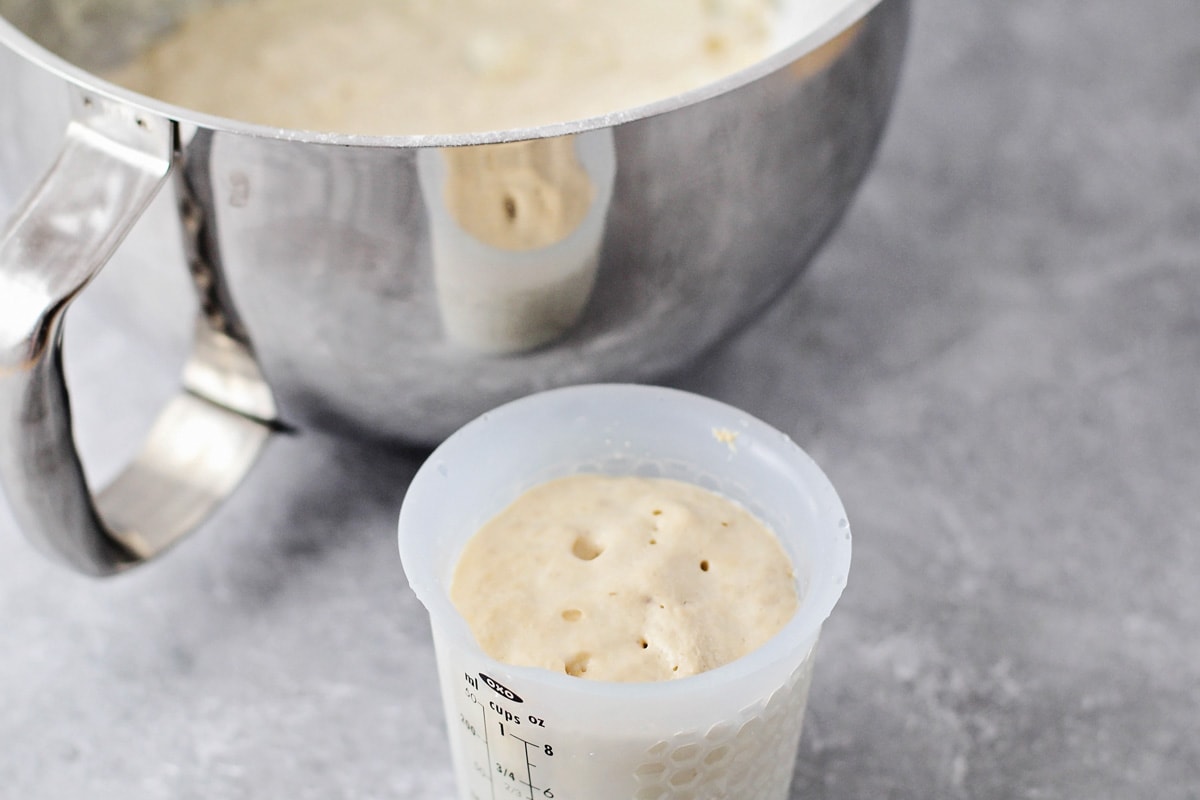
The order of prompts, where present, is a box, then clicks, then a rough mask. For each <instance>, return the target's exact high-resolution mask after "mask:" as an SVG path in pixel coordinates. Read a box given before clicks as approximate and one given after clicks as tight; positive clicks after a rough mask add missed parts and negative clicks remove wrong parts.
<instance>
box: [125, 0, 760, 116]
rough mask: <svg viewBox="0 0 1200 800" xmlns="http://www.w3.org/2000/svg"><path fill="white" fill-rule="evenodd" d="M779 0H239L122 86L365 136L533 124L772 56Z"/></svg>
mask: <svg viewBox="0 0 1200 800" xmlns="http://www.w3.org/2000/svg"><path fill="white" fill-rule="evenodd" d="M773 7H774V2H773V0H602V2H598V1H597V0H238V1H236V2H226V3H217V4H215V5H213V6H212V7H210V8H207V9H204V10H201V11H198V12H196V13H195V14H193V15H192V16H190V17H188V18H187V19H186V20H185V21H184V23H183V24H182V25H180V26H179V27H178V28H177V29H176V30H174V31H173V32H171V33H170V34H168V35H167V36H165V37H164V38H163V39H162V40H161V41H159V42H157V43H155V44H154V45H153V46H152V47H151V48H150V49H149V50H147V51H146V52H145V53H143V54H142V55H141V56H140V57H139V58H137V59H136V60H135V61H134V62H133V63H131V64H129V65H127V66H126V67H124V68H122V69H120V70H117V71H116V72H114V73H112V74H111V75H109V76H108V77H109V78H110V79H111V80H113V81H114V82H116V83H119V84H122V85H124V86H126V87H128V88H131V89H133V90H135V91H138V92H142V93H143V94H148V95H151V96H153V97H157V98H159V99H162V100H166V101H168V102H171V103H175V104H178V105H181V106H184V107H187V108H190V109H194V110H198V111H202V112H206V113H210V114H216V115H218V116H224V117H231V118H234V119H239V120H244V121H248V122H256V123H260V124H264V125H270V126H278V127H284V128H299V129H307V130H317V131H336V132H343V133H361V134H376V135H387V134H413V133H457V132H468V131H485V130H496V129H503V128H514V127H530V126H535V125H539V124H543V123H547V122H556V121H565V120H570V119H578V118H581V117H586V116H592V115H595V114H601V113H605V112H609V111H616V110H620V109H622V108H629V107H631V106H635V105H639V104H642V103H646V102H650V101H653V100H657V99H660V98H663V97H667V96H670V95H672V94H675V93H677V92H680V91H683V90H686V89H690V88H694V87H696V86H700V85H703V84H705V83H708V82H710V81H712V80H714V79H716V78H718V77H720V76H722V75H725V74H727V73H729V72H732V71H735V70H737V69H739V68H741V67H743V66H746V65H748V64H750V63H753V62H754V61H756V60H758V59H759V58H761V57H762V56H763V55H765V53H766V48H767V45H768V41H769V38H770V28H771V22H772V16H773Z"/></svg>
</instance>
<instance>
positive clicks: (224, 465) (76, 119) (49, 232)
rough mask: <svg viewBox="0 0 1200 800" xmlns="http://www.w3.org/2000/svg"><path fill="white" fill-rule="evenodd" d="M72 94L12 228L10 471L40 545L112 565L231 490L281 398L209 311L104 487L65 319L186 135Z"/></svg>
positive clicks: (76, 560)
mask: <svg viewBox="0 0 1200 800" xmlns="http://www.w3.org/2000/svg"><path fill="white" fill-rule="evenodd" d="M72 103H73V108H74V109H75V113H74V115H73V118H72V120H71V122H70V123H69V124H68V126H67V130H66V134H65V138H64V142H63V145H62V149H61V151H60V152H59V155H58V158H57V160H56V161H55V162H54V164H53V165H52V166H51V167H50V169H49V171H48V172H47V174H46V175H45V177H43V179H42V180H41V182H40V183H39V184H38V185H37V186H36V187H35V188H34V189H33V191H32V192H31V193H30V194H29V195H28V196H27V197H26V198H25V199H24V201H23V202H22V203H21V204H20V205H19V206H18V207H17V209H16V211H15V212H14V214H13V215H12V217H11V218H10V220H9V221H8V223H7V224H6V226H5V227H4V229H3V232H2V233H0V481H2V482H3V485H4V487H5V489H6V494H7V496H8V499H9V502H10V504H11V506H12V509H13V512H14V515H15V517H16V519H17V523H18V525H19V526H20V527H21V528H22V529H23V530H24V532H25V534H26V535H27V536H28V538H29V539H30V541H31V542H32V543H33V544H34V545H35V546H36V547H37V548H38V549H40V550H42V551H43V552H45V553H46V554H48V555H50V556H51V557H52V558H54V559H56V560H58V561H60V562H63V563H65V564H67V565H68V566H70V567H73V568H75V569H76V570H78V571H80V572H83V573H86V574H90V575H109V574H113V573H115V572H119V571H121V570H123V569H125V568H128V567H130V566H133V565H135V564H138V563H140V562H142V561H145V560H146V559H149V558H151V557H153V556H155V555H157V554H159V553H161V552H162V551H163V550H165V549H166V548H168V547H169V546H171V545H172V544H174V543H175V542H176V541H178V540H179V539H180V538H181V537H182V536H183V535H184V534H186V533H187V532H188V531H190V530H191V529H192V528H194V527H195V526H196V525H197V524H198V523H199V522H200V521H201V520H202V519H203V518H204V517H205V516H206V515H207V514H208V513H209V512H210V511H212V510H213V509H214V508H215V507H216V506H217V505H218V504H219V503H220V502H221V501H222V500H223V499H224V497H225V496H226V495H227V494H228V493H229V492H230V491H231V490H232V489H233V488H234V487H235V486H236V485H237V484H238V483H239V482H240V480H241V478H242V476H243V475H244V474H245V473H246V471H247V470H248V469H249V468H250V466H251V465H252V464H253V462H254V460H255V459H256V457H257V455H258V453H259V452H260V451H261V449H262V447H263V445H264V443H265V442H266V441H267V439H268V438H269V436H270V433H271V431H272V430H273V429H274V424H273V422H272V420H273V419H274V403H273V401H272V400H271V395H270V392H269V390H268V389H267V387H266V383H265V382H264V381H263V379H262V376H261V373H260V372H259V370H258V367H257V364H256V363H255V361H254V359H253V357H252V355H251V354H250V351H249V348H248V347H247V346H246V345H245V344H244V343H242V342H239V341H237V340H236V339H234V338H233V337H231V336H229V335H228V334H227V333H224V332H222V331H221V330H220V329H219V328H216V327H214V326H212V325H210V324H207V322H206V320H205V318H204V316H202V317H201V321H200V323H199V325H198V333H197V337H196V341H195V345H194V348H193V353H192V356H191V358H190V360H189V362H188V365H187V367H186V368H185V371H184V391H182V392H181V393H179V394H178V395H177V396H176V397H175V398H174V399H172V400H171V401H170V402H169V403H168V404H167V406H166V408H165V409H164V410H163V412H162V413H161V414H160V416H159V417H158V419H157V420H156V422H155V424H154V426H153V428H152V429H151V431H150V434H149V436H148V438H147V441H146V442H145V445H144V446H143V448H142V450H141V452H140V453H139V454H138V455H137V456H136V457H135V458H134V460H133V462H132V463H131V464H130V465H128V466H127V467H126V469H125V470H124V471H123V472H122V473H120V474H119V475H118V476H117V478H116V479H115V480H114V481H113V482H112V483H111V484H110V485H109V486H108V487H107V488H105V489H104V490H103V491H101V492H99V493H97V494H96V495H95V496H94V497H93V495H92V493H91V491H90V490H89V488H88V484H87V480H86V477H85V475H84V471H83V467H82V465H81V464H80V460H79V454H78V452H77V451H76V448H75V443H74V438H73V435H72V422H71V407H70V402H69V395H68V391H67V386H66V382H65V380H64V377H63V362H62V323H63V317H64V314H65V312H66V309H67V306H68V305H69V304H70V303H71V301H72V300H73V299H74V298H75V297H76V296H78V294H79V293H80V292H81V291H82V290H83V288H84V287H85V286H86V285H87V284H88V282H89V281H90V280H91V279H92V278H93V277H94V276H95V275H96V273H97V272H99V270H100V268H101V267H103V266H104V264H105V262H107V261H108V259H109V257H110V256H111V255H112V253H113V252H114V251H115V250H116V248H117V246H118V245H119V244H120V242H121V240H122V239H123V238H124V237H125V234H126V233H128V231H129V230H130V228H132V227H133V225H134V223H135V222H136V221H137V219H138V218H139V217H140V216H141V214H142V212H143V211H144V210H145V209H146V207H147V206H148V205H149V203H150V201H151V199H153V197H154V196H155V194H156V193H157V192H158V190H159V189H160V188H161V187H162V185H163V184H164V183H166V179H167V176H168V174H169V173H170V172H171V165H172V160H173V154H174V152H175V148H176V139H177V135H178V133H177V130H176V128H175V125H174V123H172V122H171V121H170V120H167V119H165V118H161V117H156V116H154V115H147V114H141V113H139V112H138V111H137V110H136V109H134V108H132V107H130V106H128V105H126V104H123V103H120V102H116V101H112V100H108V99H105V98H103V97H98V96H94V95H89V94H84V93H75V95H74V96H73V97H72ZM246 397H249V398H251V400H250V401H249V402H243V403H241V404H240V405H239V403H238V402H237V400H238V399H239V398H246ZM229 399H232V400H233V401H234V402H225V401H226V400H229ZM239 407H240V408H242V412H241V413H239V411H235V410H232V409H234V408H239Z"/></svg>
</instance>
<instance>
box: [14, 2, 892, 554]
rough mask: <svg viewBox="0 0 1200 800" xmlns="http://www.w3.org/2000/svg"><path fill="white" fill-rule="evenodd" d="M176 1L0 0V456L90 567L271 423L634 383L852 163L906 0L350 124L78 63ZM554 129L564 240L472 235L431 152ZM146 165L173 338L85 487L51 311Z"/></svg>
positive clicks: (486, 160) (778, 277)
mask: <svg viewBox="0 0 1200 800" xmlns="http://www.w3.org/2000/svg"><path fill="white" fill-rule="evenodd" d="M194 5H196V2H191V3H186V2H176V3H167V2H161V1H160V2H151V1H150V0H146V1H145V2H128V1H127V0H120V1H118V0H104V2H99V1H98V0H94V1H93V2H90V3H89V2H83V1H82V0H75V1H74V2H71V0H57V1H56V2H52V1H51V0H42V1H40V2H33V1H32V0H0V15H2V16H3V17H4V19H0V142H3V144H0V199H2V197H3V195H5V194H7V195H8V196H9V197H16V196H17V194H19V193H22V192H24V193H25V199H24V200H23V201H21V202H20V203H19V204H17V205H16V206H15V208H13V209H12V215H11V218H10V220H9V222H8V224H7V226H6V228H5V230H4V233H3V238H2V239H0V443H2V444H0V477H2V478H3V481H4V485H5V487H6V490H7V493H8V496H9V499H10V501H11V504H12V507H13V509H14V511H15V513H16V516H17V518H18V521H19V523H20V525H21V526H22V528H23V529H24V530H25V532H26V533H27V534H28V535H29V537H30V538H31V539H32V541H33V542H34V543H35V544H36V545H38V546H39V547H41V548H42V549H43V550H45V551H46V552H48V553H49V554H51V555H52V556H54V557H56V558H59V559H60V560H63V561H65V562H66V563H67V564H69V565H71V566H73V567H75V568H77V569H79V570H82V571H85V572H88V573H92V574H108V573H111V572H114V571H117V570H120V569H122V568H124V567H126V566H129V565H131V564H134V563H137V562H139V561H141V560H144V559H146V558H149V557H151V556H153V555H154V554H156V553H158V552H160V551H161V550H163V549H164V548H165V547H167V546H169V545H170V544H171V543H173V542H174V541H176V540H177V539H178V538H179V537H180V536H181V535H182V534H183V533H185V532H186V531H187V530H189V529H190V528H192V527H194V525H195V524H196V523H197V522H198V521H199V520H200V519H201V518H202V517H203V516H204V514H205V513H207V511H209V510H210V509H211V508H212V507H213V506H214V504H216V503H217V502H219V500H220V499H221V498H222V497H223V496H224V495H225V494H226V493H227V492H228V491H230V490H231V489H232V488H233V486H235V485H236V483H237V482H238V481H239V480H240V478H241V477H242V475H243V473H244V472H245V471H246V470H247V469H248V468H249V467H250V465H251V463H252V462H253V460H254V457H255V455H256V454H257V453H258V451H259V449H260V448H261V446H262V443H263V442H264V441H266V439H267V438H268V437H269V436H270V435H271V433H272V432H273V431H276V430H279V429H281V428H284V427H286V428H291V429H304V428H308V427H312V426H320V427H323V428H327V429H334V430H337V431H340V432H345V433H348V434H356V435H366V436H369V437H373V438H376V439H385V440H395V441H407V442H421V443H432V442H435V441H437V440H439V439H441V438H442V437H444V436H445V435H446V434H448V433H449V432H450V431H451V430H453V429H454V428H455V427H457V426H459V425H460V424H462V423H463V422H465V421H466V420H467V419H469V418H471V417H473V416H475V415H477V414H479V413H481V412H483V411H484V410H486V409H487V408H489V407H492V406H495V405H497V404H499V403H501V402H503V401H506V400H509V399H512V398H514V397H516V396H519V395H523V394H526V393H529V392H532V391H535V390H539V389H544V388H548V387H552V386H559V385H564V384H572V383H581V382H592V381H617V380H619V381H646V380H652V379H654V378H655V377H656V376H661V375H663V374H664V373H667V372H669V371H671V370H674V369H677V368H679V367H680V366H682V365H684V364H685V363H687V362H689V361H690V360H692V359H694V358H696V357H697V356H698V355H699V354H701V353H702V352H703V351H704V350H705V349H706V348H708V347H710V346H711V345H713V344H714V343H716V342H717V341H719V340H720V339H722V338H723V337H726V336H727V335H729V334H730V332H731V331H733V330H735V329H736V328H738V327H739V326H741V325H743V324H745V323H746V322H748V321H750V320H752V319H753V318H754V317H755V316H756V315H758V314H759V313H761V312H762V310H763V309H764V308H765V307H766V305H767V304H768V302H769V301H771V300H772V299H773V298H775V297H776V296H777V295H778V294H779V293H780V292H781V290H782V289H783V288H784V287H785V286H786V285H787V284H788V283H789V282H790V281H791V280H792V279H793V278H795V277H796V276H797V275H798V274H800V272H801V271H802V270H803V268H804V266H805V264H806V262H807V261H808V260H809V258H810V257H811V256H812V254H813V252H814V250H815V249H816V248H817V247H818V245H819V244H820V243H821V241H822V239H823V238H824V237H825V236H826V234H827V233H828V232H829V231H830V229H831V227H832V226H833V225H834V223H835V222H836V221H837V219H838V218H839V216H840V215H841V213H842V212H843V210H844V209H845V207H846V205H847V203H848V202H849V200H850V198H851V196H852V195H853V192H854V190H855V188H856V187H857V185H858V184H859V182H860V180H861V179H862V176H863V174H864V172H865V171H866V169H867V166H868V163H869V162H870V160H871V156H872V153H873V152H874V150H875V147H876V144H877V142H878V140H879V137H880V134H881V131H882V129H883V127H884V122H885V120H886V118H887V116H888V111H889V107H890V105H891V101H892V96H893V92H894V88H895V85H896V81H897V74H898V71H899V68H900V63H901V56H902V52H903V49H904V43H905V39H906V34H907V27H908V26H907V22H908V13H909V2H908V0H845V2H843V3H840V4H833V5H831V9H832V10H831V13H830V17H829V19H828V20H827V21H826V22H825V23H824V24H823V25H820V26H819V27H818V28H816V29H815V30H813V31H812V32H811V33H809V34H806V35H804V36H803V37H802V38H800V39H798V40H796V41H794V42H792V43H791V44H789V45H786V46H784V47H783V48H782V49H780V50H778V51H777V52H775V53H774V54H773V55H771V56H769V57H768V58H766V59H764V60H763V61H761V62H760V63H758V64H756V65H754V66H753V67H750V68H748V69H745V70H743V71H741V72H739V73H737V74H734V75H732V76H730V77H728V78H726V79H724V80H721V81H719V82H717V83H715V84H712V85H709V86H706V87H703V88H700V89H697V90H695V91H691V92H688V93H685V94H682V95H677V96H674V97H671V98H669V99H666V100H663V101H661V102H657V103H653V104H651V105H647V106H643V107H639V108H635V109H630V110H626V111H621V112H618V113H613V114H609V115H606V116H603V117H597V118H592V119H585V120H580V121H574V122H567V123H563V124H556V125H549V126H544V127H541V128H536V129H530V130H517V131H504V132H492V133H485V134H478V135H453V136H424V137H411V136H410V137H405V136H396V137H387V138H367V137H359V136H349V135H329V134H321V133H309V132H303V131H295V130H279V129H270V128H264V127H260V126H254V125H249V124H244V123H240V122H235V121H231V120H226V119H219V118H214V117H209V116H205V115H201V114H197V113H194V112H191V111H188V110H186V109H182V108H178V107H174V106H170V105H167V104H164V103H161V102H157V101H155V100H151V99H149V98H147V97H144V96H141V95H138V94H135V93H132V92H129V91H126V90H123V89H120V88H118V87H115V86H113V85H111V84H108V83H106V82H104V81H102V80H101V79H99V78H97V77H96V75H95V74H94V73H93V72H90V71H88V70H98V69H100V68H102V67H105V66H107V65H109V64H111V63H112V62H114V61H116V60H119V59H120V58H121V57H122V56H123V55H125V54H127V51H128V50H129V49H130V48H133V47H136V46H137V45H138V44H139V43H141V42H142V41H144V39H145V38H146V37H147V36H148V35H151V34H152V33H154V32H156V31H159V30H161V29H162V28H164V27H166V26H169V25H170V24H171V23H172V21H173V20H172V18H173V16H175V15H177V14H178V13H179V10H180V9H183V8H185V7H188V6H194ZM67 21H72V23H73V24H71V25H68V24H67ZM80 21H82V23H83V24H78V23H79V22H80ZM49 147H52V148H53V149H54V150H56V151H57V155H56V156H55V157H54V159H50V158H48V157H47V153H48V148H49ZM554 149H558V150H563V149H565V150H566V151H567V152H568V153H569V154H573V155H572V156H571V157H573V158H575V159H576V160H577V163H578V164H579V165H580V168H581V169H582V170H583V171H584V172H585V173H586V179H585V180H584V181H583V183H582V185H583V186H584V187H585V188H584V189H583V190H578V189H569V188H566V185H565V184H564V186H562V187H559V188H560V189H561V190H562V191H563V192H571V191H585V192H586V201H587V203H588V210H587V213H586V214H585V215H583V217H582V218H581V219H579V220H577V221H576V222H575V223H574V229H573V230H572V231H570V232H568V233H567V234H565V235H564V236H563V237H561V239H560V240H557V241H554V242H552V243H549V244H539V245H531V246H512V245H510V244H505V243H500V242H494V241H489V240H488V237H487V235H486V234H481V233H480V232H479V231H478V230H477V228H476V227H475V226H473V224H472V220H471V219H470V218H469V216H470V215H469V214H465V215H464V213H463V212H462V211H461V209H456V208H455V205H454V201H453V198H450V197H449V189H448V188H447V187H448V186H449V185H450V184H449V183H448V182H447V177H446V176H447V175H449V174H450V173H451V172H454V171H458V173H459V174H462V173H464V172H465V173H468V174H470V175H471V176H472V177H475V178H478V177H480V170H483V171H484V172H487V170H491V171H492V172H491V173H487V174H486V175H483V177H484V178H489V176H490V178H489V179H497V180H500V181H501V182H503V174H504V170H505V169H506V168H507V167H505V165H506V164H509V165H511V164H517V165H520V164H521V163H524V161H523V160H525V161H528V160H529V159H537V158H540V157H542V155H544V154H545V153H546V152H549V151H550V150H554ZM51 161H52V163H49V162H51ZM496 176H500V177H499V178H497V177H496ZM577 183H578V182H577ZM164 186H165V187H167V191H168V192H170V193H172V194H173V197H174V201H175V204H176V207H177V209H178V215H177V216H178V220H179V223H180V224H179V233H180V235H181V236H182V237H183V241H184V252H185V256H186V259H185V260H186V261H187V263H186V265H185V264H182V263H181V264H179V265H178V268H179V269H180V270H183V269H185V268H186V269H187V270H188V271H189V272H190V275H191V278H192V283H193V284H194V286H195V288H196V293H197V297H198V298H199V311H200V313H199V314H198V320H199V321H198V324H197V326H196V330H197V335H196V339H195V346H194V353H193V356H192V358H191V360H190V362H189V363H188V366H187V369H186V371H185V375H184V387H185V388H184V391H183V392H182V393H181V394H180V396H179V397H178V398H177V399H176V400H175V401H173V402H172V403H171V404H170V405H169V406H168V408H167V409H166V410H165V411H164V413H163V415H162V417H161V418H160V420H159V422H158V423H157V424H156V426H155V428H154V430H153V431H152V432H151V435H150V438H149V441H148V442H147V444H146V447H145V449H144V450H143V452H142V453H141V455H140V456H138V458H137V459H136V461H135V462H134V463H133V464H132V465H131V467H130V468H129V469H128V470H126V471H125V472H124V473H122V474H121V475H120V476H119V477H118V478H117V479H116V481H115V482H114V483H113V484H112V485H110V486H109V487H107V488H106V489H105V490H104V491H102V492H99V493H97V495H96V496H95V497H93V496H92V494H91V493H90V491H89V489H88V486H87V484H86V481H85V479H84V476H83V471H82V469H81V467H80V464H79V460H78V456H77V455H76V453H75V449H74V445H73V440H72V434H71V416H70V407H69V403H68V399H67V393H66V386H65V382H64V379H63V375H62V365H61V353H60V345H61V323H62V319H63V314H64V312H65V309H66V307H67V306H68V304H69V303H70V301H71V300H72V299H73V298H74V297H75V296H76V295H77V294H78V293H79V292H80V291H81V290H82V289H83V288H84V287H85V286H86V284H87V283H88V282H89V281H90V279H91V278H92V276H94V275H95V273H96V272H97V271H98V270H99V269H100V268H101V267H102V266H103V265H104V263H105V262H106V261H107V260H108V259H109V257H110V256H111V254H112V253H113V252H114V251H115V250H116V249H117V248H118V246H119V245H120V243H121V242H122V240H123V238H124V236H125V235H126V233H128V232H129V230H130V229H131V228H132V227H133V226H134V223H135V222H136V221H137V220H138V218H139V216H140V215H141V214H142V212H143V210H144V209H145V208H146V206H147V204H148V203H149V202H150V200H151V198H153V197H154V196H155V194H156V193H157V192H158V190H159V189H160V188H161V187H164ZM31 187H32V188H31ZM576 199H578V198H576ZM504 202H505V204H506V205H505V208H506V209H507V210H508V211H511V212H512V213H513V214H514V215H515V214H517V213H518V211H519V210H520V209H518V208H517V206H516V205H515V202H516V201H515V200H513V201H512V202H513V203H514V205H513V206H512V207H511V208H510V207H509V205H508V204H509V202H510V198H507V197H506V198H505V200H504ZM522 213H523V212H522ZM135 238H136V237H135ZM135 245H136V242H135V240H134V239H131V240H130V242H129V246H135ZM167 266H169V265H163V267H164V268H166V267H167Z"/></svg>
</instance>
